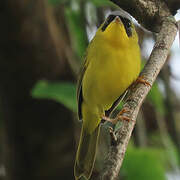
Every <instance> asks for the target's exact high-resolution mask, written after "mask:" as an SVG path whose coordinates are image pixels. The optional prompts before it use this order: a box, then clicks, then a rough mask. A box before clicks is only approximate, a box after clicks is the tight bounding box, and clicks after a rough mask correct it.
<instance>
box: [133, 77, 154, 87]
mask: <svg viewBox="0 0 180 180" xmlns="http://www.w3.org/2000/svg"><path fill="white" fill-rule="evenodd" d="M136 83H141V84H144V85H145V86H150V87H151V84H150V83H149V82H148V81H147V80H145V78H144V76H143V75H142V76H139V77H138V78H137V79H136V81H135V84H136Z"/></svg>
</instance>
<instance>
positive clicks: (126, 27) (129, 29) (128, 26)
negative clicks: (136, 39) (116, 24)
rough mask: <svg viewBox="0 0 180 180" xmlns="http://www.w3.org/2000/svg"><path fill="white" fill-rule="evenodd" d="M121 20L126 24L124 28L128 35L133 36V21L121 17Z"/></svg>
mask: <svg viewBox="0 0 180 180" xmlns="http://www.w3.org/2000/svg"><path fill="white" fill-rule="evenodd" d="M121 21H122V23H123V24H124V28H125V30H126V34H127V36H128V37H130V36H132V28H131V27H132V24H131V21H130V20H129V19H126V18H123V17H121Z"/></svg>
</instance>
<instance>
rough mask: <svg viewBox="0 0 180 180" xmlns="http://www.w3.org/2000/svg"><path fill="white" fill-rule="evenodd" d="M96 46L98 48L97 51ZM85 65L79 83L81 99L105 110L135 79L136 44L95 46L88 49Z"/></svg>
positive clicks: (137, 65)
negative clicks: (81, 82) (85, 67)
mask: <svg viewBox="0 0 180 180" xmlns="http://www.w3.org/2000/svg"><path fill="white" fill-rule="evenodd" d="M98 46H99V47H98ZM89 51H90V52H91V53H90V54H93V56H88V57H87V58H90V59H89V65H88V68H87V70H86V73H85V75H84V79H83V92H84V98H85V99H88V102H89V103H91V104H94V105H97V106H99V107H101V108H102V109H103V110H107V109H109V108H110V107H111V105H112V103H113V102H114V101H115V100H116V99H117V98H118V97H119V96H120V95H122V93H124V92H125V90H126V89H127V88H128V87H129V86H130V84H131V83H132V82H133V81H134V80H135V79H136V78H137V76H138V74H139V71H140V52H139V47H138V45H137V44H132V45H131V44H130V46H129V47H125V48H123V47H121V46H119V47H118V46H112V45H111V44H107V43H106V44H102V43H97V42H96V46H93V48H91V49H89Z"/></svg>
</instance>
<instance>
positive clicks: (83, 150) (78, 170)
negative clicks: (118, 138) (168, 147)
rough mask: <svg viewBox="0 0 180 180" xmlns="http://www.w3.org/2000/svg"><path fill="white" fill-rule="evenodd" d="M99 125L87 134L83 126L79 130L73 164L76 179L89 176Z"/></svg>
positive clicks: (92, 164) (93, 159)
mask: <svg viewBox="0 0 180 180" xmlns="http://www.w3.org/2000/svg"><path fill="white" fill-rule="evenodd" d="M99 131H100V125H98V127H97V128H96V129H95V130H94V131H93V132H92V133H91V134H89V133H88V132H87V131H86V129H85V128H84V127H82V130H81V137H80V142H79V146H78V150H77V154H76V161H75V165H74V175H75V178H76V180H78V179H79V178H80V177H82V176H84V177H86V178H87V179H89V178H90V176H91V173H92V169H93V166H94V162H95V156H96V148H97V144H98V138H99Z"/></svg>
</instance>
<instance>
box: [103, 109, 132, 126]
mask: <svg viewBox="0 0 180 180" xmlns="http://www.w3.org/2000/svg"><path fill="white" fill-rule="evenodd" d="M127 112H130V110H129V109H128V108H123V109H122V110H121V111H120V112H119V114H118V115H117V117H116V118H109V117H106V116H102V119H103V120H105V121H108V122H111V123H112V124H116V123H117V122H118V121H120V120H121V121H122V120H125V121H128V122H130V121H131V119H130V118H129V117H127V116H124V115H123V114H124V113H127Z"/></svg>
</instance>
